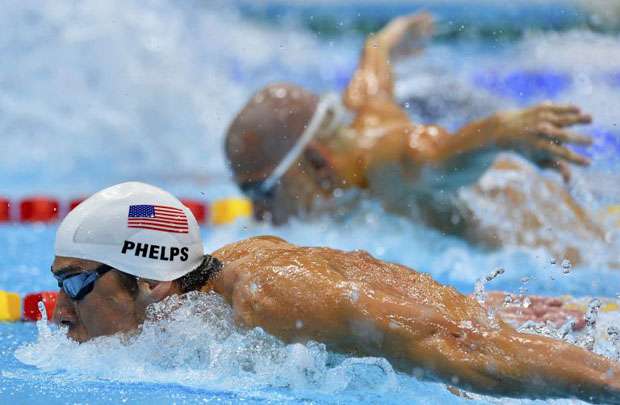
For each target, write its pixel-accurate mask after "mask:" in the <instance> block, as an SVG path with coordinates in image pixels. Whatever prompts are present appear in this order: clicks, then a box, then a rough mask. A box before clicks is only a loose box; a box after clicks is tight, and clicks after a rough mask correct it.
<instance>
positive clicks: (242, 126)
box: [226, 84, 319, 183]
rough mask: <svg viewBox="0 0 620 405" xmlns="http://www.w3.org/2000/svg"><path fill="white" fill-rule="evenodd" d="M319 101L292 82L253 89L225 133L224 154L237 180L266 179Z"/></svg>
mask: <svg viewBox="0 0 620 405" xmlns="http://www.w3.org/2000/svg"><path fill="white" fill-rule="evenodd" d="M318 102H319V97H317V96H316V95H315V94H312V93H310V92H309V91H307V90H305V89H304V88H303V87H300V86H296V85H294V84H272V85H269V86H267V87H265V88H263V89H262V90H260V91H259V92H258V93H256V94H255V95H254V96H253V97H252V98H251V99H250V101H249V102H248V103H247V104H246V105H245V107H244V108H243V109H242V110H241V111H240V112H239V114H237V116H236V117H235V119H234V120H233V122H232V123H231V125H230V127H229V128H228V133H227V134H226V156H227V158H228V163H229V165H230V167H231V169H232V171H233V173H234V174H235V180H236V181H237V183H244V182H255V181H262V180H264V179H266V178H267V176H269V175H270V174H271V172H272V171H273V170H274V168H275V167H276V165H277V164H278V163H279V162H280V161H282V159H283V158H284V156H286V154H287V153H288V152H289V151H290V150H291V149H292V148H293V146H295V144H296V143H297V141H298V140H299V137H300V136H301V135H302V134H303V132H304V130H305V127H306V125H307V124H308V122H309V121H310V120H311V119H312V116H313V115H314V111H315V110H316V107H317V104H318Z"/></svg>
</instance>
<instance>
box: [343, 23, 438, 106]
mask: <svg viewBox="0 0 620 405" xmlns="http://www.w3.org/2000/svg"><path fill="white" fill-rule="evenodd" d="M432 27H433V19H432V17H431V16H430V15H429V14H426V13H422V14H413V15H407V16H402V17H397V18H395V19H393V20H392V21H391V22H390V23H389V24H388V25H386V26H385V27H384V28H383V29H382V30H381V31H379V32H378V33H377V34H376V35H373V36H370V37H369V38H368V39H367V41H366V44H365V45H364V49H363V51H362V56H361V58H360V62H359V66H358V68H357V70H356V71H355V73H354V75H353V78H352V79H351V81H350V83H349V85H348V87H347V89H346V90H345V92H344V96H343V101H344V103H345V105H346V106H347V107H348V108H349V109H350V110H352V111H358V110H359V109H361V108H363V107H364V106H365V105H366V104H368V103H369V102H372V101H376V100H382V101H386V102H388V103H391V104H395V102H394V74H393V72H392V66H391V62H390V57H391V56H392V54H393V53H395V51H396V52H398V53H400V54H403V53H413V52H416V51H419V50H420V48H419V43H420V40H421V39H424V38H426V37H428V36H430V34H431V33H432ZM403 51H404V52H403ZM407 51H408V52H407Z"/></svg>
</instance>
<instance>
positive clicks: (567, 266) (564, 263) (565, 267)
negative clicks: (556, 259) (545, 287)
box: [562, 259, 573, 274]
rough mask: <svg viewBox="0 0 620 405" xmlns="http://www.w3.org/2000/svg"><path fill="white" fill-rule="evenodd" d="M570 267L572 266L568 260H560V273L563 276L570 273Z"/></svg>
mask: <svg viewBox="0 0 620 405" xmlns="http://www.w3.org/2000/svg"><path fill="white" fill-rule="evenodd" d="M572 267H573V266H572V264H571V262H570V260H568V259H564V260H562V273H564V274H568V273H570V271H571V268H572Z"/></svg>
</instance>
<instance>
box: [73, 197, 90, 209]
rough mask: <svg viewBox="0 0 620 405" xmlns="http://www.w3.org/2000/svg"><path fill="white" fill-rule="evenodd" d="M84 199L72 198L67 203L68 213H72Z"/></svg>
mask: <svg viewBox="0 0 620 405" xmlns="http://www.w3.org/2000/svg"><path fill="white" fill-rule="evenodd" d="M85 199H86V198H74V199H73V200H71V201H70V202H69V211H72V210H73V209H74V208H75V207H77V206H78V205H80V204H81V203H82V201H84V200H85Z"/></svg>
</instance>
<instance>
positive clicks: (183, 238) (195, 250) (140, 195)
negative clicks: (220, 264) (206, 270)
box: [55, 182, 204, 281]
mask: <svg viewBox="0 0 620 405" xmlns="http://www.w3.org/2000/svg"><path fill="white" fill-rule="evenodd" d="M55 254H56V256H64V257H75V258H78V259H87V260H93V261H97V262H100V263H103V264H107V265H108V266H111V267H114V268H115V269H117V270H120V271H122V272H124V273H128V274H132V275H134V276H137V277H142V278H148V279H152V280H157V281H170V280H175V279H177V278H179V277H181V276H184V275H185V274H187V273H189V272H190V271H192V270H194V269H196V268H197V267H198V266H199V265H200V264H201V262H202V260H203V256H204V248H203V246H202V240H201V238H200V228H199V227H198V222H197V221H196V218H194V215H193V214H192V213H191V211H190V210H189V209H188V208H187V207H185V206H184V205H183V204H182V203H181V202H180V201H179V200H178V199H176V198H175V197H174V196H172V195H171V194H170V193H168V192H166V191H164V190H162V189H159V188H157V187H153V186H150V185H148V184H144V183H138V182H129V183H122V184H117V185H116V186H112V187H109V188H106V189H105V190H101V191H99V192H98V193H96V194H94V195H93V196H92V197H90V198H88V199H87V200H84V201H83V202H82V203H81V204H80V205H78V206H77V207H75V208H74V209H73V211H71V212H70V213H69V214H68V215H67V216H66V217H65V219H64V220H63V221H62V223H61V224H60V227H59V228H58V231H57V232H56V245H55Z"/></svg>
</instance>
